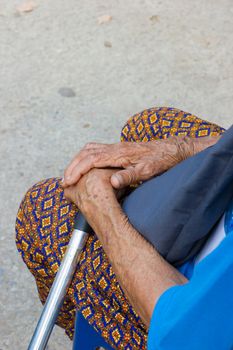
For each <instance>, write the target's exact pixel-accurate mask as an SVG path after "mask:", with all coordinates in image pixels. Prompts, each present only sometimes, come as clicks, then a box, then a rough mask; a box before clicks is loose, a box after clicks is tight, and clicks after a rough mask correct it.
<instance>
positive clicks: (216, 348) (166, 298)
mask: <svg viewBox="0 0 233 350" xmlns="http://www.w3.org/2000/svg"><path fill="white" fill-rule="evenodd" d="M225 232H226V237H225V238H224V239H223V241H222V242H221V243H220V245H219V246H218V247H217V248H216V249H215V250H214V251H213V252H212V253H211V254H209V255H208V256H207V257H205V258H204V259H203V260H202V261H201V262H200V263H198V264H197V265H196V266H194V264H193V261H190V262H188V263H186V264H185V265H183V266H182V267H181V268H180V272H182V273H183V274H184V275H185V276H186V277H187V278H190V280H189V282H188V283H186V284H184V285H182V286H175V287H171V288H169V289H168V290H166V291H165V292H164V293H163V294H162V295H161V296H160V298H159V300H158V302H157V303H156V306H155V309H154V312H153V315H152V319H151V323H150V329H149V335H148V345H147V347H148V350H187V349H188V350H197V349H198V350H231V349H233V202H232V203H231V205H230V206H229V208H228V210H227V212H226V216H225Z"/></svg>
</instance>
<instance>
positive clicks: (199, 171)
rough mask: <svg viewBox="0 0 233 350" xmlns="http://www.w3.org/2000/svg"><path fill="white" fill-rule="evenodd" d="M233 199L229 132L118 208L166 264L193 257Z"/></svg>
mask: <svg viewBox="0 0 233 350" xmlns="http://www.w3.org/2000/svg"><path fill="white" fill-rule="evenodd" d="M232 193H233V126H231V128H230V129H228V130H227V131H226V132H225V133H224V134H223V135H222V137H221V139H220V140H219V141H218V142H217V143H216V144H215V145H214V146H212V147H209V148H207V149H205V150H204V151H202V152H200V153H198V154H196V155H195V156H193V157H190V158H188V159H187V160H185V161H183V162H181V163H179V164H178V165H176V166H175V167H173V168H171V169H170V170H168V171H167V172H165V173H163V174H162V175H160V176H157V177H155V178H153V179H151V180H149V181H147V182H145V183H143V184H142V185H141V186H139V187H138V188H137V189H135V190H134V191H133V192H132V193H131V194H130V195H129V196H128V197H127V198H125V200H124V202H123V210H124V212H125V213H126V215H127V216H128V218H129V221H130V222H131V224H132V225H133V226H134V227H135V228H136V230H137V231H139V232H140V233H141V234H142V235H143V236H144V237H145V238H146V239H147V240H148V241H149V242H151V244H152V245H153V246H154V247H156V249H157V250H158V251H159V253H160V254H161V255H162V256H163V257H164V258H165V259H166V260H167V261H169V262H170V263H172V264H174V265H176V266H179V265H181V264H182V263H184V262H185V261H188V260H189V259H190V258H191V257H192V256H194V255H195V254H196V253H197V252H198V251H199V250H200V248H201V247H202V246H203V244H204V243H205V241H206V239H207V238H208V235H209V234H211V229H212V228H213V227H214V225H215V224H216V223H217V222H218V220H219V219H220V217H221V216H222V214H223V213H224V211H225V210H226V208H227V206H228V204H229V202H230V200H231V198H232Z"/></svg>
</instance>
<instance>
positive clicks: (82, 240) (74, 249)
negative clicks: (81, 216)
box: [28, 229, 88, 350]
mask: <svg viewBox="0 0 233 350" xmlns="http://www.w3.org/2000/svg"><path fill="white" fill-rule="evenodd" d="M87 238H88V233H86V232H83V231H80V230H78V229H75V230H74V231H73V233H72V236H71V239H70V242H69V245H68V247H67V250H66V252H65V255H64V258H63V260H62V263H61V266H60V268H59V270H58V272H57V275H56V277H55V280H54V282H53V285H52V287H51V290H50V292H49V295H48V298H47V300H46V303H45V305H44V308H43V311H42V314H41V316H40V319H39V321H38V324H37V327H36V329H35V332H34V334H33V337H32V339H31V342H30V344H29V347H28V350H44V349H45V347H46V345H47V342H48V340H49V336H50V334H51V332H52V330H53V327H54V324H55V322H56V319H57V316H58V314H59V310H60V308H61V306H62V303H63V300H64V297H65V295H66V291H67V288H68V287H69V285H70V282H71V280H72V277H73V274H74V272H75V269H76V267H77V263H78V260H79V258H80V255H81V252H82V250H83V248H84V246H85V244H86V241H87Z"/></svg>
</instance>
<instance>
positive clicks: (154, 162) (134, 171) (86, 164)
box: [63, 137, 192, 189]
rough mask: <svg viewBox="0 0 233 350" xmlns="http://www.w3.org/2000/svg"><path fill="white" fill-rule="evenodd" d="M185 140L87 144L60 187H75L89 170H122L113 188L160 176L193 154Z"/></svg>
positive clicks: (116, 174)
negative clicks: (109, 168) (108, 168)
mask: <svg viewBox="0 0 233 350" xmlns="http://www.w3.org/2000/svg"><path fill="white" fill-rule="evenodd" d="M189 151H190V147H187V145H186V140H185V138H184V139H181V138H177V137H171V138H168V139H166V140H156V141H150V142H147V143H144V142H141V143H136V142H123V143H116V144H110V145H106V144H99V143H88V144H87V145H86V146H85V147H84V148H83V149H82V150H81V151H80V152H79V153H78V154H77V155H76V156H75V157H74V159H73V160H72V161H71V163H70V164H69V166H68V167H67V169H66V170H65V174H64V182H63V187H64V188H66V187H67V186H70V185H73V184H75V183H77V182H78V181H79V180H80V178H81V177H82V176H83V175H84V174H86V173H88V171H89V170H90V169H92V168H107V167H111V168H113V167H114V168H115V167H117V168H121V170H119V169H118V171H117V172H115V173H113V174H112V175H111V178H110V181H111V184H112V186H113V187H114V188H116V189H119V188H124V187H126V186H128V185H131V184H135V183H138V182H140V181H145V180H148V179H150V178H151V177H153V176H155V175H158V174H161V173H162V172H164V171H166V170H168V169H169V168H171V167H172V166H174V165H175V164H177V163H179V162H180V161H182V160H183V159H185V158H187V157H188V156H190V155H192V154H186V153H188V152H189Z"/></svg>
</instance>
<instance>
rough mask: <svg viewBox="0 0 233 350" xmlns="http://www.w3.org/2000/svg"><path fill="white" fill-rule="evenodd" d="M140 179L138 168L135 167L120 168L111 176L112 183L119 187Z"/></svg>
mask: <svg viewBox="0 0 233 350" xmlns="http://www.w3.org/2000/svg"><path fill="white" fill-rule="evenodd" d="M138 181H140V179H139V174H138V170H137V169H136V168H134V167H129V168H127V169H124V170H120V171H118V172H117V173H115V174H113V175H112V176H111V184H112V186H113V187H114V188H117V189H120V188H124V187H126V186H129V185H132V184H135V183H136V182H138Z"/></svg>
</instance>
